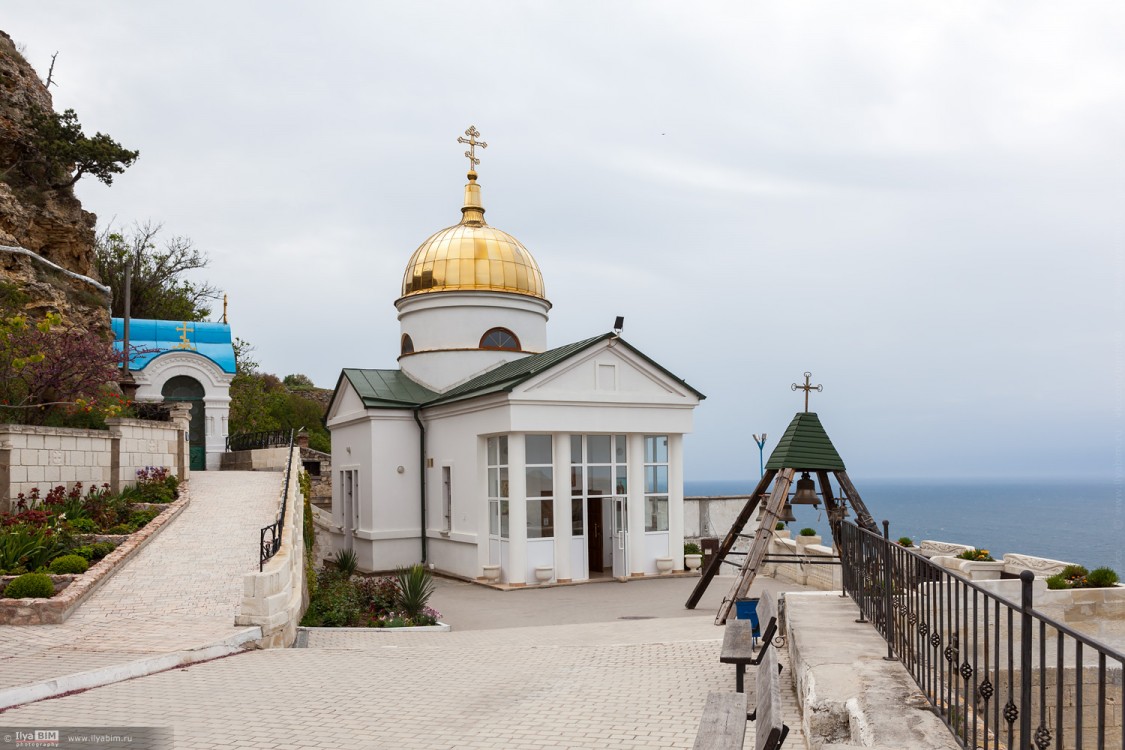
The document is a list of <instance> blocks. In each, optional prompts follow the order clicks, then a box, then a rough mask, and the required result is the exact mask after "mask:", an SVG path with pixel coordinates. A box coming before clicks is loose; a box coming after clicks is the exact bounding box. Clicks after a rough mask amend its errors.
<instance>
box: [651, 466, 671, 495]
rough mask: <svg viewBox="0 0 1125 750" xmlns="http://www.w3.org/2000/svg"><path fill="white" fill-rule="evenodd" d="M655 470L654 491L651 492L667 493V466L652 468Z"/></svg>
mask: <svg viewBox="0 0 1125 750" xmlns="http://www.w3.org/2000/svg"><path fill="white" fill-rule="evenodd" d="M653 468H654V469H656V489H654V490H652V491H653V492H667V491H668V467H667V466H654V467H653Z"/></svg>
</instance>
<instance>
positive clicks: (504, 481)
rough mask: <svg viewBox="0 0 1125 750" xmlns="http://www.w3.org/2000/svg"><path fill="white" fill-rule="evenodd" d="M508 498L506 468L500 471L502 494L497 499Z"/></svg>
mask: <svg viewBox="0 0 1125 750" xmlns="http://www.w3.org/2000/svg"><path fill="white" fill-rule="evenodd" d="M507 496H508V469H507V468H506V467H505V468H503V469H500V493H499V494H498V495H497V497H507Z"/></svg>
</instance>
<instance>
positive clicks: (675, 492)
mask: <svg viewBox="0 0 1125 750" xmlns="http://www.w3.org/2000/svg"><path fill="white" fill-rule="evenodd" d="M668 556H669V557H671V558H672V559H673V560H675V561H676V563H675V570H683V569H684V436H683V435H669V436H668Z"/></svg>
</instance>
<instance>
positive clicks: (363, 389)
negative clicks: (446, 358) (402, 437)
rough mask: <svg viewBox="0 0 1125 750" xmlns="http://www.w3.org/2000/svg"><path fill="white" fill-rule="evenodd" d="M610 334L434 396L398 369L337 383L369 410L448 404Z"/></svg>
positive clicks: (505, 387)
mask: <svg viewBox="0 0 1125 750" xmlns="http://www.w3.org/2000/svg"><path fill="white" fill-rule="evenodd" d="M613 335H614V334H612V333H603V334H601V335H600V336H594V337H593V338H589V339H585V340H583V341H576V342H574V343H573V344H566V345H565V346H560V347H557V348H555V349H549V350H547V351H545V352H540V353H539V354H533V355H531V356H530V357H521V358H520V359H514V360H512V361H510V362H505V363H504V364H502V365H500V366H499V367H495V368H493V369H491V370H489V371H488V372H486V373H482V374H481V375H478V376H476V377H475V378H472V379H471V380H468V381H466V382H464V383H462V384H461V385H459V386H456V387H454V388H451V389H449V390H448V391H446V392H445V393H435V392H434V391H431V390H430V389H429V388H426V387H425V386H422V385H419V384H418V383H415V382H414V381H413V380H411V379H410V378H408V377H407V376H406V375H405V374H404V373H403V372H402V371H401V370H361V369H352V368H349V369H345V370H344V371H343V373H342V374H341V376H340V380H341V382H342V381H343V379H344V378H347V379H348V382H349V383H351V385H352V387H353V388H354V389H355V391H356V393H358V394H359V397H360V398H361V399H362V400H363V403H364V405H365V406H366V407H367V408H369V409H413V408H416V407H419V406H422V407H425V406H431V405H437V404H444V403H449V402H451V401H460V400H462V399H467V398H476V397H477V396H485V395H488V394H490V393H504V392H508V391H511V390H512V389H513V388H515V387H516V386H517V385H519V384H520V383H523V382H524V381H526V380H529V379H530V378H532V377H534V376H535V375H537V374H539V373H541V372H543V371H544V370H549V369H550V368H552V367H554V366H555V365H557V364H558V363H559V362H562V361H563V360H565V359H569V358H570V357H573V356H574V355H576V354H578V353H579V352H582V351H584V350H586V349H589V348H590V347H591V346H594V345H595V344H597V343H599V342H601V341H604V340H606V339H608V338H611V337H613ZM618 343H619V344H620V345H623V346H625V347H627V348H628V349H629V350H630V351H632V352H634V353H635V354H637V355H638V356H639V357H641V358H642V359H644V360H645V361H646V362H649V363H650V364H652V365H653V366H655V367H657V368H658V369H660V371H661V372H664V373H665V374H667V375H668V376H669V377H671V378H673V379H675V380H676V382H678V383H681V384H682V385H683V386H684V387H685V388H687V389H688V390H690V391H691V392H692V393H694V394H695V395H696V396H698V397H699V398H700V399H703V398H706V396H704V395H703V394H702V393H700V392H699V391H697V390H695V389H694V388H692V387H691V386H690V385H688V384H687V383H686V382H684V381H683V380H681V379H680V378H677V377H676V376H675V375H673V374H672V373H670V372H668V370H666V369H664V367H662V366H661V365H660V364H658V363H657V362H654V361H653V360H652V359H650V358H649V357H647V356H645V355H644V354H643V353H641V352H640V351H638V350H637V349H635V348H633V347H632V346H630V345H629V344H628V343H626V342H625V341H624V340H623V339H618ZM339 390H340V384H339V383H338V384H337V385H336V392H337V393H339ZM333 398H335V395H333Z"/></svg>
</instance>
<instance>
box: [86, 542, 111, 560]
mask: <svg viewBox="0 0 1125 750" xmlns="http://www.w3.org/2000/svg"><path fill="white" fill-rule="evenodd" d="M93 549H94V554H93V555H91V559H93V560H101V559H102V558H103V557H105V556H107V555H108V554H109V553H110V552H113V551H114V550H115V549H117V545H116V544H114V543H113V542H97V543H95V544H94V547H93Z"/></svg>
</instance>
